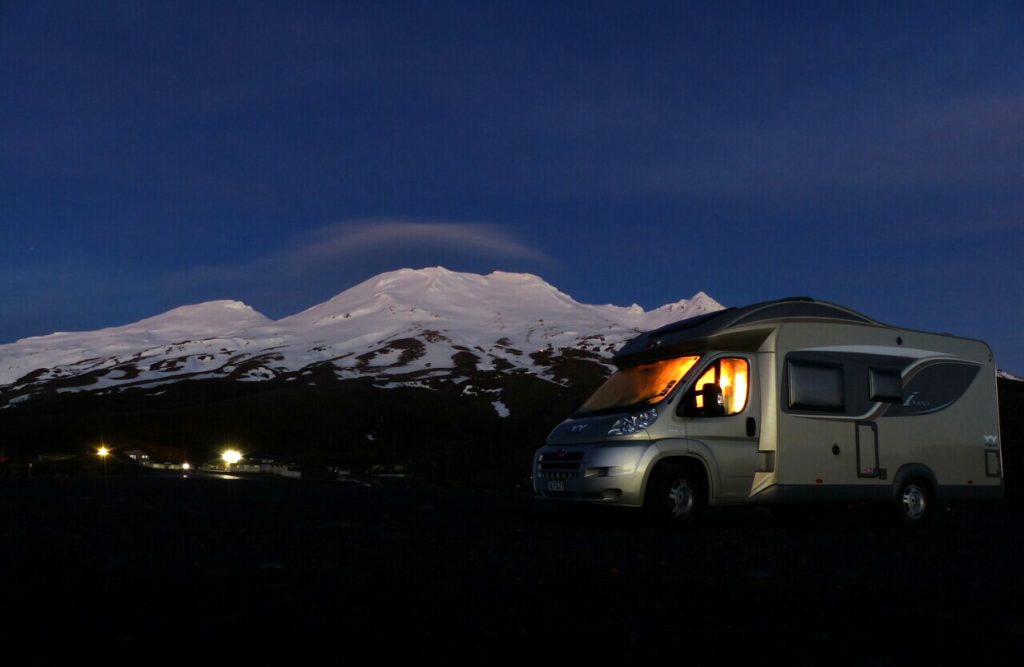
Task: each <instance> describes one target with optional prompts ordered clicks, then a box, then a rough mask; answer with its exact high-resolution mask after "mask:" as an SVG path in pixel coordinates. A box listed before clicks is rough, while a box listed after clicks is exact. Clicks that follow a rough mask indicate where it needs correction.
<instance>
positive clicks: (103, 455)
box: [96, 445, 110, 459]
mask: <svg viewBox="0 0 1024 667" xmlns="http://www.w3.org/2000/svg"><path fill="white" fill-rule="evenodd" d="M96 456H98V457H100V458H101V459H105V458H107V457H108V456H110V450H109V449H107V446H106V445H100V448H99V449H97V450H96Z"/></svg>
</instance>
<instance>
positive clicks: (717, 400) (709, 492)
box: [533, 297, 1003, 524]
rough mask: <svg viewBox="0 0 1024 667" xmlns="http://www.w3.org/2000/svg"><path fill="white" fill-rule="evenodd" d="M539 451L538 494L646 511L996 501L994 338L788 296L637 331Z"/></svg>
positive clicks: (923, 515)
mask: <svg viewBox="0 0 1024 667" xmlns="http://www.w3.org/2000/svg"><path fill="white" fill-rule="evenodd" d="M613 362H614V364H615V366H616V367H617V370H616V371H615V373H613V374H612V375H611V377H609V378H608V380H607V381H606V382H605V383H604V384H603V385H602V386H601V387H599V388H598V389H597V391H595V392H594V393H593V395H591V396H590V398H589V399H587V401H586V402H585V403H583V405H582V406H581V407H580V408H579V409H578V410H577V411H576V412H575V413H574V414H573V415H572V416H571V417H570V418H569V419H567V420H565V421H564V422H562V423H561V424H559V425H558V426H557V427H556V428H555V429H554V430H553V431H552V432H551V434H550V436H549V437H548V440H547V443H546V445H545V446H544V447H542V448H541V449H539V450H538V451H537V452H536V453H535V455H534V460H533V484H534V491H535V493H536V495H537V496H539V497H541V498H547V499H559V500H574V501H589V502H593V503H605V504H611V505H623V506H630V507H645V508H647V509H649V510H650V511H651V512H653V513H655V514H657V515H659V516H661V517H663V518H665V519H666V520H668V521H671V522H675V523H680V524H685V523H688V522H690V521H692V520H693V517H694V516H695V515H696V514H697V512H698V510H699V509H700V508H701V507H702V506H705V505H727V504H761V505H780V504H791V503H809V502H811V503H813V502H862V501H863V502H880V503H882V502H884V503H890V504H891V505H892V506H893V507H894V508H895V510H896V512H897V513H898V516H899V517H901V519H902V520H903V521H905V522H908V523H922V522H924V521H926V520H927V519H928V518H929V516H930V515H932V514H933V513H934V512H935V511H936V508H937V507H938V506H939V504H940V503H946V502H947V501H955V500H960V499H991V498H999V497H1001V495H1002V488H1003V484H1002V467H1001V449H1000V434H999V409H998V405H997V400H998V399H997V393H996V368H995V363H994V361H993V358H992V352H991V350H990V349H989V347H988V346H987V345H986V344H985V343H983V342H980V341H977V340H970V339H967V338H959V337H955V336H951V335H946V334H935V333H926V332H921V331H913V330H909V329H899V328H896V327H892V326H887V325H884V324H881V323H879V322H876V321H874V320H872V319H870V318H868V317H866V316H864V315H861V314H860V313H857V312H854V311H853V310H850V309H848V308H845V307H842V306H838V305H835V304H831V303H826V302H823V301H817V300H813V299H809V298H802V297H800V298H789V299H782V300H778V301H771V302H766V303H759V304H754V305H751V306H746V307H742V308H729V309H726V310H721V311H717V312H714V313H709V314H706V315H701V316H698V317H694V318H691V319H687V320H683V321H680V322H677V323H675V324H670V325H668V326H665V327H662V328H660V329H657V330H654V331H650V332H647V333H643V334H640V335H639V336H637V337H635V338H633V339H632V340H630V341H629V342H627V343H626V344H625V345H624V346H623V347H622V348H621V349H620V350H619V351H618V352H617V353H616V354H615V356H614V358H613Z"/></svg>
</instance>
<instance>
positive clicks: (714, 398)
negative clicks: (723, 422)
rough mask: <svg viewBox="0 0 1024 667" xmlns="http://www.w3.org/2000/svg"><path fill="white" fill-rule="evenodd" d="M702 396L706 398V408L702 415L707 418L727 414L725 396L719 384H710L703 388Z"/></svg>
mask: <svg viewBox="0 0 1024 667" xmlns="http://www.w3.org/2000/svg"><path fill="white" fill-rule="evenodd" d="M700 395H701V396H703V397H704V400H703V403H704V407H703V408H701V409H700V411H699V412H700V413H701V414H703V415H704V416H705V417H721V416H722V415H724V414H725V395H724V394H723V393H722V388H721V387H720V386H718V385H717V384H713V383H710V382H709V383H708V384H706V385H704V386H703V387H701V390H700Z"/></svg>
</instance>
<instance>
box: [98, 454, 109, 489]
mask: <svg viewBox="0 0 1024 667" xmlns="http://www.w3.org/2000/svg"><path fill="white" fill-rule="evenodd" d="M96 456H98V457H100V462H101V463H102V464H103V485H104V486H106V485H107V457H108V456H110V449H109V448H107V446H106V445H100V446H99V449H97V450H96Z"/></svg>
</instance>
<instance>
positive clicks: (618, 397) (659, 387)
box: [577, 356, 700, 414]
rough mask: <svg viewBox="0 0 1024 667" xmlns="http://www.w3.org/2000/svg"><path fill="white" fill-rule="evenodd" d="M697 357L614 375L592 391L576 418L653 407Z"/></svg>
mask: <svg viewBox="0 0 1024 667" xmlns="http://www.w3.org/2000/svg"><path fill="white" fill-rule="evenodd" d="M698 359H700V357H699V356H688V357H673V358H671V359H659V360H658V361H652V362H650V363H647V364H637V365H636V366H630V367H628V368H622V369H619V370H618V371H616V372H615V373H614V374H613V375H612V376H611V377H610V378H608V380H607V381H606V382H605V383H604V384H603V385H601V386H600V388H598V390H597V391H595V392H594V393H593V394H592V395H591V397H590V398H588V399H587V402H586V403H584V404H583V406H582V407H581V408H580V409H579V410H578V411H577V414H586V413H590V412H602V411H605V410H615V409H620V408H628V407H632V406H635V405H653V404H655V403H658V402H660V401H661V400H662V399H663V398H665V397H666V396H668V394H669V392H670V391H672V389H673V388H675V386H676V385H678V384H679V383H680V382H681V381H682V379H683V377H684V376H685V375H686V373H687V372H688V371H689V370H690V369H691V368H693V366H694V364H696V363H697V360H698Z"/></svg>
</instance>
